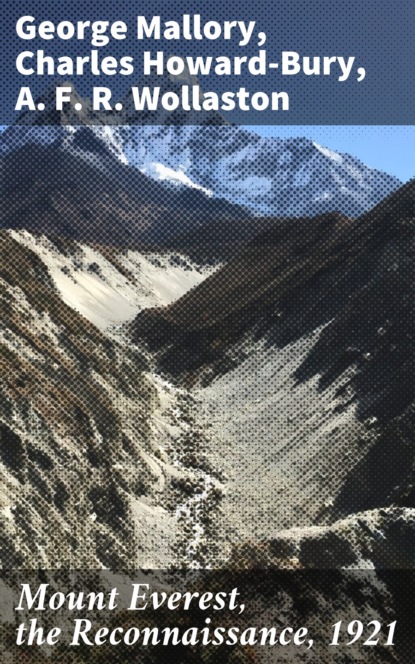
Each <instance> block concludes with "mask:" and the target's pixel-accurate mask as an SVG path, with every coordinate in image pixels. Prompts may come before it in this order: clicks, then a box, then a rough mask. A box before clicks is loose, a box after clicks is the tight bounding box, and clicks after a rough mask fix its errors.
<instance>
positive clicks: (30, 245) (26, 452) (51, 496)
mask: <svg viewBox="0 0 415 664" xmlns="http://www.w3.org/2000/svg"><path fill="white" fill-rule="evenodd" d="M0 245H1V264H2V270H1V299H2V323H3V326H2V334H1V364H2V372H1V375H2V379H1V404H2V405H1V413H0V440H1V444H0V457H1V458H0V462H1V463H0V468H1V479H2V482H1V483H2V494H1V522H2V524H1V530H2V536H1V564H2V566H3V567H6V568H24V567H25V568H38V567H46V568H54V567H65V566H67V567H68V566H69V567H73V568H100V567H101V566H104V567H118V568H119V567H121V566H136V567H141V566H142V567H146V566H149V567H163V566H166V565H167V564H171V563H172V562H173V561H174V560H176V561H177V560H179V559H180V560H181V559H182V557H183V556H184V555H185V551H186V547H187V545H188V543H189V541H188V540H189V538H188V536H187V535H185V529H186V522H185V521H186V520H185V519H183V512H184V513H186V514H187V509H188V507H187V505H188V502H189V501H190V499H191V496H193V494H194V493H195V492H196V493H197V492H198V491H200V490H201V483H202V484H203V482H204V474H203V473H198V471H197V470H191V469H189V465H188V464H187V465H186V464H183V463H181V455H180V453H179V451H178V450H177V449H176V450H175V456H173V454H171V455H170V456H168V455H167V453H166V452H165V451H164V450H165V449H167V448H168V447H169V446H170V447H171V445H172V441H174V440H180V439H181V438H187V439H188V441H189V445H192V446H193V449H194V453H195V454H196V455H197V456H198V457H199V458H202V452H201V450H200V449H199V443H198V441H197V440H196V436H195V440H194V441H193V442H192V440H193V437H192V435H191V436H189V428H190V423H191V419H189V415H187V416H186V414H185V413H186V409H187V410H188V408H189V406H188V405H187V402H188V397H187V395H186V394H182V393H181V391H180V390H176V389H174V388H173V387H170V386H169V385H168V384H166V383H163V382H162V381H161V382H160V381H158V380H157V378H156V377H155V376H154V375H152V374H150V373H149V372H148V369H149V364H148V360H147V359H146V358H145V356H144V355H143V354H142V353H141V352H139V351H137V350H136V349H134V348H132V347H131V346H130V345H128V344H126V343H125V340H123V338H122V335H121V333H120V331H119V330H118V332H117V325H118V324H119V322H120V319H121V320H124V317H125V316H126V315H127V317H128V315H131V313H132V312H135V311H136V310H137V309H139V308H140V307H141V306H143V304H144V303H145V302H146V301H147V300H149V299H150V301H154V300H155V301H160V298H161V299H162V301H165V298H167V300H168V297H169V295H168V288H167V286H166V282H167V283H168V282H169V276H168V275H169V272H168V270H169V268H170V269H171V277H172V289H171V293H170V297H174V292H175V283H174V279H175V278H176V280H177V279H178V274H179V272H180V266H178V265H177V264H173V265H172V264H170V262H169V260H168V259H165V265H164V266H162V265H161V264H160V268H159V272H157V273H155V270H154V264H153V263H150V262H148V259H146V258H145V257H141V260H140V257H139V256H138V255H137V254H132V255H130V256H127V255H122V254H120V255H119V257H118V261H119V262H117V260H116V256H115V255H114V254H113V253H111V252H110V254H109V258H108V257H107V258H105V257H104V255H103V254H102V253H101V252H99V251H98V250H93V249H92V248H90V247H82V246H81V245H77V244H76V243H73V242H67V241H64V240H59V241H58V240H56V239H55V240H53V241H52V240H47V239H46V238H44V237H43V238H39V237H36V238H35V237H33V236H31V235H29V234H28V233H27V232H26V233H17V232H5V231H2V232H1V234H0ZM176 258H177V257H176ZM128 260H130V261H131V264H130V265H129V263H128ZM161 260H163V257H161ZM123 261H124V262H123ZM91 265H92V267H93V269H92V271H91V269H89V268H91ZM131 266H133V267H134V266H135V268H136V269H135V273H134V274H131V273H129V271H128V270H129V269H131ZM147 267H149V269H148V271H147V273H146V276H147V283H146V281H145V279H144V278H143V276H142V272H145V270H146V268H147ZM184 267H185V268H186V269H184V268H183V267H182V268H181V270H182V272H183V276H184V283H186V281H185V280H186V275H187V272H188V271H189V270H190V265H189V264H185V266H184ZM151 268H153V271H152V269H151ZM163 271H164V272H165V273H166V276H165V277H163ZM152 276H153V278H154V279H153V281H151V278H152ZM88 277H90V280H89V282H88V280H87V278H88ZM201 278H202V275H201V274H200V273H197V275H196V273H195V276H194V277H193V280H194V279H196V281H197V279H199V280H200V279H201ZM140 279H141V282H140ZM163 279H164V283H163ZM179 281H181V280H179ZM140 283H141V290H142V293H141V294H140V292H138V293H136V299H135V300H132V301H128V294H129V290H128V288H127V285H129V289H130V293H131V292H133V291H134V289H135V288H137V291H139V288H138V286H139V284H140ZM191 283H193V282H192V280H191V281H190V282H188V284H191ZM181 286H183V283H181ZM72 287H73V290H72V291H71V288H72ZM176 287H177V284H176ZM105 289H107V290H105ZM61 295H62V297H63V299H62V297H61ZM115 295H116V296H117V297H118V300H117V303H118V310H114V297H115ZM140 295H141V297H140ZM163 296H164V299H163ZM68 301H69V305H68V303H67V302H68ZM79 312H80V313H79ZM117 316H118V318H117ZM114 318H115V320H114ZM88 319H89V320H88ZM90 321H93V322H94V323H97V324H98V325H99V327H100V328H101V330H102V331H101V330H100V329H99V328H98V327H96V326H95V325H94V324H93V323H92V322H90ZM104 333H105V334H104ZM214 484H215V482H214V481H213V485H214ZM213 485H212V486H213ZM189 509H190V510H191V509H192V508H191V507H189Z"/></svg>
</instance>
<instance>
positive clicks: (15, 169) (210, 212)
mask: <svg viewBox="0 0 415 664" xmlns="http://www.w3.org/2000/svg"><path fill="white" fill-rule="evenodd" d="M80 136H81V137H80V138H79V140H83V139H82V134H81V135H80ZM88 136H90V135H89V134H88ZM88 140H89V139H88ZM90 141H91V143H92V144H91V145H89V143H88V146H89V147H90V148H91V150H89V152H88V155H87V157H85V153H84V154H83V156H82V157H81V156H79V154H78V153H77V152H76V149H73V151H72V152H71V151H68V150H65V149H63V148H61V147H56V146H53V145H52V146H51V145H36V144H34V143H33V144H30V143H29V144H28V145H25V146H23V147H20V148H19V149H17V150H14V151H12V152H8V153H6V154H5V155H4V156H2V157H1V163H0V167H1V210H2V211H1V215H0V225H1V227H3V228H24V229H26V230H28V231H33V232H38V233H48V234H52V235H58V236H63V237H66V238H71V239H75V240H80V241H83V242H94V243H101V244H106V245H110V246H120V245H121V246H122V245H124V246H129V247H130V248H132V247H134V246H137V245H140V246H147V245H151V247H153V248H154V247H156V248H163V247H166V246H168V247H170V248H171V247H175V246H177V247H180V246H181V245H182V242H181V241H180V242H177V241H176V238H177V237H178V236H179V235H182V234H183V233H186V231H187V230H188V229H192V230H195V229H197V228H198V227H199V226H201V225H204V224H206V223H208V224H209V223H210V222H212V221H213V220H217V219H218V218H219V219H232V220H234V221H236V222H238V221H239V220H241V221H242V220H244V219H247V218H249V217H250V215H249V214H248V213H247V212H246V211H245V210H244V208H242V207H240V206H238V205H232V204H231V203H227V202H226V201H223V200H220V199H211V198H209V197H208V196H206V195H205V194H204V193H202V192H200V191H198V190H195V189H191V188H188V187H176V186H174V185H171V184H170V185H169V184H164V183H162V182H156V181H154V180H152V179H151V178H149V177H147V176H145V175H143V174H142V173H140V171H138V170H137V169H136V168H133V167H129V166H126V165H124V164H122V163H120V162H119V161H118V160H117V159H116V158H115V157H113V156H112V155H111V154H107V155H106V156H105V160H104V165H102V164H101V162H99V161H98V157H99V156H100V155H97V149H98V148H97V145H98V147H99V149H101V147H102V144H101V143H99V142H97V139H96V138H94V136H93V135H92V137H91V138H90ZM76 147H77V146H76V145H75V148H76ZM16 192H18V195H16Z"/></svg>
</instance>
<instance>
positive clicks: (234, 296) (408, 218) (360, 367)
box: [132, 182, 415, 550]
mask: <svg viewBox="0 0 415 664" xmlns="http://www.w3.org/2000/svg"><path fill="white" fill-rule="evenodd" d="M414 195H415V187H414V183H413V182H412V183H409V184H408V185H406V186H404V187H403V188H402V189H401V190H400V191H399V192H397V193H396V194H394V195H392V196H391V197H389V198H387V199H386V200H385V201H384V202H383V203H382V204H380V205H378V206H377V207H375V208H374V209H373V210H372V211H371V212H370V213H368V214H366V215H363V216H362V217H360V218H359V219H358V220H356V221H355V222H350V221H348V220H347V219H344V218H342V217H340V216H326V217H321V218H319V219H318V218H317V219H315V220H314V221H313V222H311V221H309V220H304V221H299V222H298V224H297V226H293V225H292V224H291V225H287V224H284V223H281V225H280V226H279V227H278V226H277V227H273V228H272V229H270V230H267V231H265V232H264V233H263V234H260V235H258V236H257V237H256V238H255V239H254V240H253V241H252V242H251V243H250V244H249V245H248V247H247V248H246V249H245V250H244V251H242V252H241V253H240V255H239V256H238V257H237V258H236V259H234V260H233V261H230V262H229V263H228V264H227V265H225V266H224V267H223V268H222V269H219V270H218V271H217V272H216V273H215V274H214V275H212V276H210V277H209V278H208V279H206V280H205V281H204V282H202V283H201V284H200V285H199V286H198V287H197V288H195V289H194V290H193V291H191V292H190V293H187V294H185V295H184V296H183V297H182V298H180V299H179V300H178V301H176V302H174V303H172V304H171V305H169V306H167V307H164V308H161V309H156V310H146V311H143V312H142V313H140V314H139V315H138V317H137V318H136V321H135V323H134V324H133V326H132V333H133V338H134V339H136V340H140V342H142V341H143V340H145V341H146V342H147V345H148V347H149V348H150V349H151V351H152V353H153V354H155V357H156V358H157V367H158V370H159V371H161V372H162V373H164V374H165V375H168V376H172V377H173V378H174V380H176V381H179V382H180V383H181V384H183V385H188V386H192V385H193V386H194V387H193V389H195V388H196V390H195V395H197V397H198V399H199V418H200V421H201V422H208V423H209V424H210V427H211V434H212V443H211V446H210V455H211V459H212V460H216V462H217V463H220V464H221V465H222V467H223V468H224V469H225V472H226V473H227V475H228V489H229V490H228V492H227V494H226V496H225V497H224V500H223V503H222V510H223V516H222V518H223V519H224V521H223V523H225V524H226V525H225V527H224V528H223V530H222V531H221V532H222V533H223V550H226V547H227V545H229V544H230V543H231V542H232V541H239V540H240V539H241V538H246V537H253V538H254V539H264V538H265V537H266V534H267V532H269V528H270V523H272V524H273V528H274V529H275V530H279V529H285V528H287V527H290V526H297V527H307V526H310V525H313V524H323V523H328V522H330V521H331V520H333V519H336V518H339V517H340V516H342V515H346V514H352V513H355V512H359V511H362V510H367V509H373V508H376V507H379V506H388V505H392V504H399V505H402V506H403V505H405V506H411V507H412V506H413V469H414V450H413V444H412V439H413V432H414V419H413V403H414V396H415V394H414V385H415V382H414V367H413V356H414V348H413V332H412V328H413V313H414V311H413V238H414V231H413V229H414V211H415V209H414V207H415V206H414ZM258 266H261V269H258ZM219 460H220V461H219ZM258 474H259V476H260V478H261V480H260V482H259V483H258Z"/></svg>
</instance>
